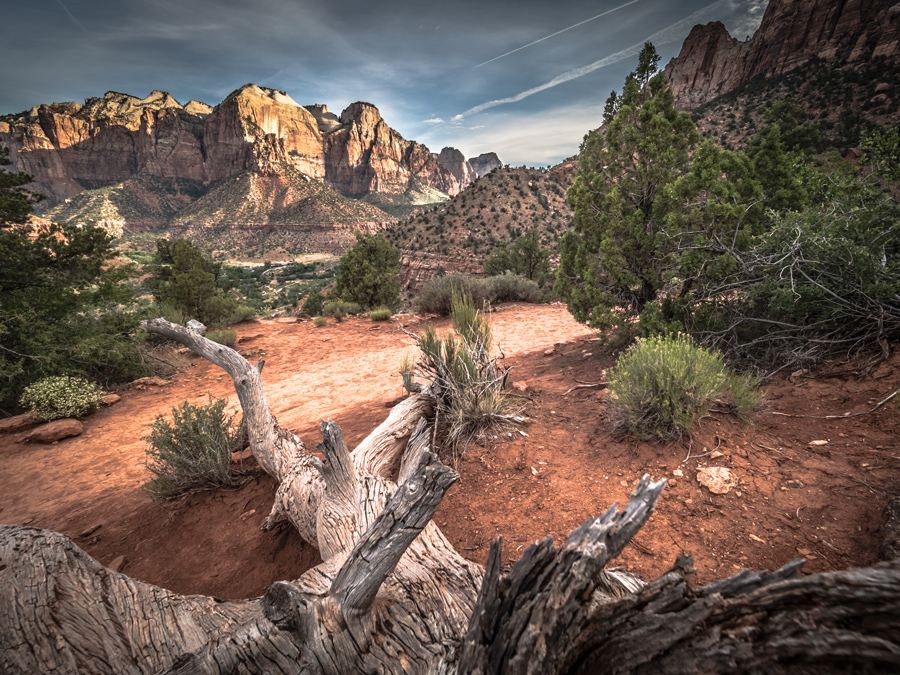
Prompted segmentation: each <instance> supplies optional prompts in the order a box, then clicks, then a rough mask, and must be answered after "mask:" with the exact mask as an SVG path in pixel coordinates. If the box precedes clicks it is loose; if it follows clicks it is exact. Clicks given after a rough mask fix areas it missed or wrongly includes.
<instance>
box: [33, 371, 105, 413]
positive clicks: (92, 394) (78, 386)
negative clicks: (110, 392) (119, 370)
mask: <svg viewBox="0 0 900 675" xmlns="http://www.w3.org/2000/svg"><path fill="white" fill-rule="evenodd" d="M102 400H103V390H102V389H101V388H100V387H99V386H98V385H96V384H95V383H93V382H89V381H88V380H85V379H83V378H80V377H69V376H66V375H59V376H54V377H45V378H44V379H43V380H38V381H37V382H35V383H34V384H32V385H31V386H30V387H26V388H25V391H24V392H23V393H22V398H20V399H19V403H20V404H21V405H22V406H24V407H26V408H28V409H29V412H30V414H31V416H32V417H34V418H35V419H37V420H41V421H43V422H49V421H50V420H58V419H60V418H63V417H84V416H85V415H89V414H90V413H92V412H94V411H95V410H96V409H97V406H99V405H100V402H101V401H102Z"/></svg>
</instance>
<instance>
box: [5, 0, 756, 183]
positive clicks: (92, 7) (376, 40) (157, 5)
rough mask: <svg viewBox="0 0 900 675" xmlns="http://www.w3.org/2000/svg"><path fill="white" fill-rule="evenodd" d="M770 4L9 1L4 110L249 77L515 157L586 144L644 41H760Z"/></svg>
mask: <svg viewBox="0 0 900 675" xmlns="http://www.w3.org/2000/svg"><path fill="white" fill-rule="evenodd" d="M765 5H766V0H677V1H674V0H593V1H588V0H552V1H551V0H443V1H440V2H435V1H432V0H383V1H381V2H374V1H370V2H362V1H359V0H341V2H310V1H308V0H253V1H252V2H249V1H247V0H27V1H18V0H0V17H2V20H0V62H2V63H3V64H4V65H3V67H2V69H0V114H4V113H15V112H20V111H22V110H25V109H28V108H30V107H32V106H34V105H38V104H41V103H51V102H56V101H78V102H79V103H80V102H83V100H84V99H85V98H89V97H94V96H103V94H104V93H106V92H107V91H118V92H122V93H127V94H132V95H134V96H138V97H141V98H143V97H145V96H147V95H148V94H149V93H150V92H151V91H153V90H154V89H159V90H162V91H167V92H169V93H170V94H172V95H173V96H174V97H175V98H176V99H177V100H178V101H179V102H180V103H182V104H184V103H187V102H188V101H189V100H190V99H196V100H199V101H203V102H204V103H208V104H210V105H216V104H217V103H219V102H220V101H222V99H224V98H225V97H226V96H227V95H228V94H229V93H230V92H232V91H234V90H235V89H237V88H239V87H241V86H242V85H244V84H246V83H248V82H252V83H254V84H257V85H260V86H263V87H268V88H272V89H280V90H282V91H285V92H286V93H287V94H288V95H290V96H291V97H292V98H293V99H294V100H295V101H297V102H298V103H300V104H303V105H307V104H312V103H324V104H325V105H327V106H328V107H329V109H330V110H332V111H333V112H335V113H337V114H340V111H341V110H343V109H344V108H345V107H347V106H348V105H349V104H350V103H353V102H355V101H368V102H369V103H372V104H374V105H375V106H377V107H378V109H379V110H380V111H381V115H382V117H383V118H384V120H385V121H386V122H387V123H388V124H389V125H390V126H391V127H393V128H394V129H396V130H397V131H398V132H400V134H402V135H403V136H404V137H405V138H407V139H410V140H416V141H419V142H421V143H424V144H425V145H427V146H428V147H429V148H430V149H431V150H432V151H433V152H439V151H440V149H441V148H442V147H444V146H448V145H449V146H453V147H456V148H458V149H460V150H461V151H462V152H463V153H464V154H465V156H466V157H474V156H477V155H479V154H481V153H485V152H496V153H497V154H498V155H499V157H500V159H501V160H502V161H503V162H504V163H507V164H512V165H514V166H519V165H523V164H524V165H528V166H542V165H552V164H555V163H557V162H559V161H560V160H562V159H564V158H566V157H568V156H571V155H574V154H576V153H577V152H578V146H579V144H580V143H581V140H582V138H583V137H584V135H585V134H586V133H587V132H588V131H589V130H590V129H593V128H596V127H597V126H599V124H600V117H601V112H602V109H603V104H604V102H605V101H606V98H607V97H608V96H609V93H610V92H611V91H612V90H614V89H615V90H620V89H621V88H622V85H623V84H624V80H625V76H626V75H627V74H628V73H629V72H630V71H631V70H633V69H634V67H635V65H636V64H637V54H638V52H639V51H640V48H641V46H642V45H643V43H644V41H646V40H650V41H652V42H653V43H654V45H655V46H656V48H657V51H658V52H659V53H660V55H661V56H662V61H661V65H665V64H666V63H667V62H668V61H669V59H670V58H672V57H674V56H675V55H677V53H678V51H679V50H680V48H681V44H682V42H683V41H684V38H685V37H687V35H688V33H689V32H690V29H691V27H692V26H694V25H695V24H698V23H708V22H710V21H721V22H722V23H724V24H725V27H726V28H727V29H728V30H729V32H730V33H731V34H732V35H733V36H734V37H736V38H738V39H740V40H744V39H746V38H747V37H748V36H750V35H752V34H753V32H754V31H755V30H756V28H757V27H758V26H759V22H760V20H761V19H762V15H763V12H764V10H765Z"/></svg>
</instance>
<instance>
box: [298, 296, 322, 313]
mask: <svg viewBox="0 0 900 675" xmlns="http://www.w3.org/2000/svg"><path fill="white" fill-rule="evenodd" d="M324 303H325V298H323V297H322V295H321V293H318V292H317V291H313V292H312V293H310V294H309V295H307V296H306V300H305V301H304V302H303V307H301V308H300V312H301V313H302V314H304V315H306V316H319V315H320V314H321V313H322V305H323V304H324Z"/></svg>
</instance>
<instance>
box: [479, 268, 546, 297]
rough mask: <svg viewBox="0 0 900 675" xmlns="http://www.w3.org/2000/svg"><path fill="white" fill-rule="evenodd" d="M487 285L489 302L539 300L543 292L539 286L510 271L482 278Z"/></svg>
mask: <svg viewBox="0 0 900 675" xmlns="http://www.w3.org/2000/svg"><path fill="white" fill-rule="evenodd" d="M484 281H485V283H486V284H487V287H488V295H489V297H490V302H491V303H492V304H493V303H495V302H533V303H536V302H540V301H541V297H542V295H543V293H542V292H541V289H540V286H538V284H537V283H536V282H534V281H532V280H531V279H526V278H525V277H522V276H520V275H518V274H513V273H512V272H504V273H503V274H499V275H497V276H493V277H488V278H487V279H485V280H484Z"/></svg>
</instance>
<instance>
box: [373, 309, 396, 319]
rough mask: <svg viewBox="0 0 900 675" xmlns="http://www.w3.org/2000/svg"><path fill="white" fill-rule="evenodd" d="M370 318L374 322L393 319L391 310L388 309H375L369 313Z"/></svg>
mask: <svg viewBox="0 0 900 675" xmlns="http://www.w3.org/2000/svg"><path fill="white" fill-rule="evenodd" d="M369 318H370V319H372V321H387V320H388V319H390V318H391V310H389V309H387V308H381V309H373V310H372V311H371V312H369Z"/></svg>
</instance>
